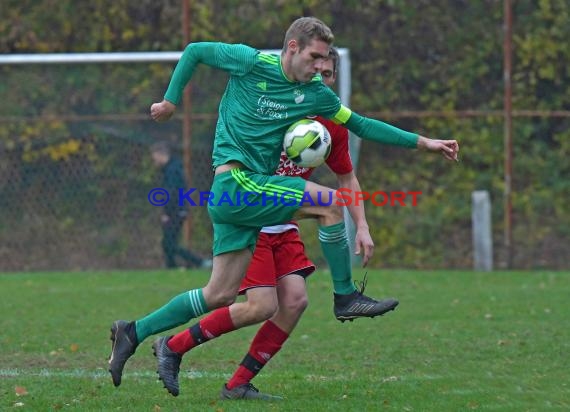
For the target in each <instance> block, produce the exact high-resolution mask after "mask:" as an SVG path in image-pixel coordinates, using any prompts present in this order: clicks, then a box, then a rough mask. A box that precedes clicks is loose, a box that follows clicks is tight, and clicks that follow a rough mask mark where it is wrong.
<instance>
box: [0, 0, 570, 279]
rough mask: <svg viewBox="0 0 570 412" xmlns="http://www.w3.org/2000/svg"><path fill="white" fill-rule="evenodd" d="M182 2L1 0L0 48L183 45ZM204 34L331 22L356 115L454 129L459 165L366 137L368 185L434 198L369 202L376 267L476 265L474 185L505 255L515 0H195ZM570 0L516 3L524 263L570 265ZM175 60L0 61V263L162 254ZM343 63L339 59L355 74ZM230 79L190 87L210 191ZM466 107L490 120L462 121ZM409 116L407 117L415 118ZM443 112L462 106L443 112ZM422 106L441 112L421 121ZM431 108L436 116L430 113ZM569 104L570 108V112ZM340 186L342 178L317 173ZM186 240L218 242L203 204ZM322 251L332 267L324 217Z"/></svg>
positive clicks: (198, 167) (51, 266)
mask: <svg viewBox="0 0 570 412" xmlns="http://www.w3.org/2000/svg"><path fill="white" fill-rule="evenodd" d="M181 1H182V0H176V1H175V0H165V1H159V2H157V1H149V0H137V1H134V0H113V1H110V0H94V1H90V2H76V1H72V0H33V1H31V0H17V1H16V0H3V1H2V3H1V4H0V16H1V18H0V53H2V54H10V53H68V52H74V53H77V52H121V51H123V52H126V51H179V50H182V48H183V40H182V39H183V34H182V17H181V15H182V3H181ZM189 4H190V12H191V39H192V41H223V42H229V43H246V44H249V45H251V46H254V47H257V48H260V49H276V48H281V45H282V39H283V35H284V32H285V30H286V29H287V27H288V26H289V24H290V23H291V22H292V21H293V20H294V19H295V18H297V17H300V16H303V15H313V16H317V17H319V18H320V19H322V20H323V21H325V22H326V23H327V24H328V25H329V26H330V27H331V28H332V29H333V31H334V33H335V36H336V40H335V45H337V46H338V47H343V48H347V49H349V50H350V55H351V61H352V76H351V78H352V95H351V108H352V109H353V110H355V111H357V112H359V113H361V114H365V115H369V116H371V117H379V118H382V119H383V120H386V121H388V122H390V123H393V124H395V125H397V126H399V127H401V128H404V129H407V130H414V131H417V132H419V133H422V134H425V135H428V136H431V137H441V138H457V139H458V140H459V141H460V144H461V148H462V152H461V162H460V163H459V164H457V165H452V164H450V163H446V162H443V161H442V159H441V158H439V157H437V156H430V155H425V154H420V153H417V152H415V151H406V150H401V149H395V148H390V147H386V146H380V145H376V144H372V143H368V142H366V141H363V142H362V148H361V152H360V159H359V165H358V171H357V172H358V176H359V178H360V180H361V185H362V187H363V189H364V190H368V191H377V190H383V191H391V190H398V191H401V190H404V191H421V192H422V195H421V196H420V197H419V203H418V206H417V207H410V206H406V207H373V205H371V204H370V203H369V204H367V215H368V220H369V224H370V227H371V233H372V234H373V237H374V240H375V242H376V245H377V249H376V252H375V253H376V254H375V257H374V260H373V265H375V266H377V267H415V268H451V267H457V268H468V267H471V266H472V251H471V249H472V246H471V245H472V241H471V192H472V191H473V190H489V192H490V193H491V198H492V201H493V209H492V214H493V234H494V250H495V261H496V266H498V267H501V265H504V264H505V251H504V248H503V244H502V239H503V229H504V228H503V218H504V216H503V190H504V181H503V171H504V165H503V128H504V124H503V117H502V114H501V112H500V111H501V110H502V107H503V90H504V87H503V50H502V45H503V2H502V1H498V0H481V1H477V2H472V1H467V0H436V1H427V0H416V1H411V0H401V1H398V0H364V1H357V0H331V1H326V2H325V1H316V0H304V1H302V0H288V1H284V0H283V1H281V0H274V1H269V0H256V1H254V0H239V1H238V0H225V1H214V0H201V1H199V2H198V1H190V2H189ZM568 21H570V3H568V1H567V0H539V1H534V0H517V1H515V2H514V32H513V45H514V47H513V76H512V79H513V106H514V109H515V111H517V110H518V111H524V110H541V111H544V112H553V111H558V112H559V113H561V114H560V115H558V116H548V115H536V116H522V115H520V116H516V117H515V119H514V166H513V182H512V187H513V210H514V212H513V239H514V266H515V267H518V268H568V267H569V264H568V262H569V260H568V258H567V254H568V252H569V251H570V240H569V239H570V214H569V212H568V200H569V199H568V194H569V193H570V179H569V176H570V173H569V169H570V167H569V162H568V161H567V158H568V155H569V151H570V143H569V142H570V119H569V117H568V116H567V113H568V110H570V65H569V64H568V62H570V43H569V42H568V39H570V25H568ZM173 67H174V63H172V64H165V63H152V64H150V63H149V64H100V65H79V64H77V65H27V66H21V65H15V66H0V79H1V80H0V94H1V96H2V99H0V270H3V271H6V270H11V271H17V270H36V269H47V270H63V269H88V268H92V269H104V268H151V267H157V266H160V265H161V262H162V259H161V251H160V245H159V239H160V225H159V220H158V215H159V211H158V210H157V209H156V208H154V207H152V206H150V204H149V203H148V201H147V197H146V196H147V193H148V191H149V190H150V189H151V188H153V187H155V186H157V184H158V182H159V180H158V177H157V174H156V172H157V171H156V170H154V168H153V167H152V164H151V162H150V157H149V153H148V146H149V144H150V143H151V142H152V141H154V140H156V139H166V140H169V141H171V142H172V143H174V144H175V147H177V148H178V149H181V147H182V142H181V130H182V126H181V117H180V116H178V117H177V118H176V119H175V120H173V121H172V122H170V123H168V124H160V125H157V124H155V123H153V122H151V121H149V119H148V114H147V113H148V108H149V106H150V104H151V103H152V102H154V101H158V100H160V99H161V98H162V95H163V93H164V91H165V89H166V86H167V84H168V80H169V76H170V74H171V71H172V68H173ZM341 70H342V68H341ZM225 80H226V77H225V75H224V73H221V72H217V71H215V70H212V69H210V68H206V67H201V68H200V69H199V70H198V71H197V73H196V76H195V78H194V79H193V82H192V113H193V117H192V119H193V121H192V136H193V137H192V144H191V153H192V167H191V170H190V175H191V176H192V179H191V181H190V182H189V187H196V188H198V189H199V190H208V188H209V184H210V181H211V170H210V167H209V165H210V160H211V144H212V134H213V133H212V132H213V128H214V125H215V120H216V109H217V103H218V101H219V98H220V96H221V94H222V92H223V89H224V86H225ZM458 111H478V112H479V113H487V114H486V115H477V116H474V115H473V116H460V115H453V113H457V112H458ZM403 112H406V113H409V112H411V113H410V114H408V115H403V114H402V113H403ZM435 112H448V115H441V114H440V115H437V114H434V113H435ZM418 113H427V114H425V115H418ZM430 113H431V114H430ZM565 113H566V114H565ZM318 176H319V178H320V179H323V180H324V181H325V182H330V177H329V176H327V175H326V174H323V173H319V175H318ZM191 228H192V230H191V234H192V237H191V241H190V246H191V247H192V248H194V249H196V250H198V251H199V252H200V253H201V254H203V255H205V256H206V255H208V254H209V253H210V250H209V249H210V245H211V227H210V222H209V220H208V217H207V213H206V211H205V208H195V209H194V210H193V219H192V222H191ZM302 229H303V232H304V238H305V240H306V242H307V245H308V250H309V254H310V256H311V257H313V258H314V259H315V261H317V262H319V263H322V259H321V258H320V256H321V254H320V250H319V248H318V244H317V240H316V235H315V233H314V230H313V227H312V226H311V224H303V226H302Z"/></svg>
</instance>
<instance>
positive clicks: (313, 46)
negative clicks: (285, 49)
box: [289, 40, 329, 83]
mask: <svg viewBox="0 0 570 412" xmlns="http://www.w3.org/2000/svg"><path fill="white" fill-rule="evenodd" d="M289 47H290V49H291V51H292V52H293V54H292V56H291V71H292V73H291V74H292V75H293V78H294V80H296V81H298V82H302V83H307V82H309V81H311V79H312V78H313V76H314V75H315V74H317V73H320V72H321V71H322V69H323V64H324V62H325V61H326V58H327V56H328V55H329V45H328V44H327V43H326V42H324V41H322V40H312V41H311V42H310V43H309V44H308V45H307V46H306V47H305V48H304V49H303V50H301V49H300V48H299V46H298V44H297V42H296V41H295V40H292V44H290V45H289Z"/></svg>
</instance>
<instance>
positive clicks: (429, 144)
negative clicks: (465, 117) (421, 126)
mask: <svg viewBox="0 0 570 412" xmlns="http://www.w3.org/2000/svg"><path fill="white" fill-rule="evenodd" d="M418 149H422V150H427V151H429V152H439V153H441V154H442V155H443V157H445V158H446V159H447V160H455V161H456V162H458V161H459V158H458V157H457V155H458V154H459V143H457V141H456V140H439V139H430V138H428V137H424V136H418Z"/></svg>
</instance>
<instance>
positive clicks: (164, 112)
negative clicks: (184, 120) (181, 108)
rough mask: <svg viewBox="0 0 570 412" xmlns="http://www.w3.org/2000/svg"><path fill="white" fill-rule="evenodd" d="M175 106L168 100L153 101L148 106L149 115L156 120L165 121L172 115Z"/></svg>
mask: <svg viewBox="0 0 570 412" xmlns="http://www.w3.org/2000/svg"><path fill="white" fill-rule="evenodd" d="M175 110H176V106H175V105H174V104H172V103H170V102H169V101H168V100H163V101H161V102H160V103H154V104H153V105H152V106H150V117H152V119H153V120H155V121H157V122H165V121H167V120H168V119H170V118H171V117H172V115H173V114H174V111H175Z"/></svg>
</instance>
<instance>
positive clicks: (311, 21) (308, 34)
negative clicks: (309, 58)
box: [283, 17, 334, 51]
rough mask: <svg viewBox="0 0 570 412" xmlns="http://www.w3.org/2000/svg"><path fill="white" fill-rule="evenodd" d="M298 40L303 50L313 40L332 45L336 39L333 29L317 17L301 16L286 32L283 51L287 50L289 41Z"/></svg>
mask: <svg viewBox="0 0 570 412" xmlns="http://www.w3.org/2000/svg"><path fill="white" fill-rule="evenodd" d="M290 40H297V43H298V44H299V49H300V50H303V49H304V48H305V47H306V46H307V45H308V44H309V43H310V42H311V41H312V40H321V41H324V42H325V43H327V44H328V45H331V44H332V43H333V41H334V35H333V33H332V30H331V29H330V28H329V27H328V26H327V25H326V24H325V23H323V22H322V21H321V20H319V19H317V18H316V17H301V18H298V19H297V20H295V21H294V22H293V23H292V24H291V26H289V28H288V29H287V32H286V33H285V40H284V41H283V51H285V50H287V43H289V41H290Z"/></svg>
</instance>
